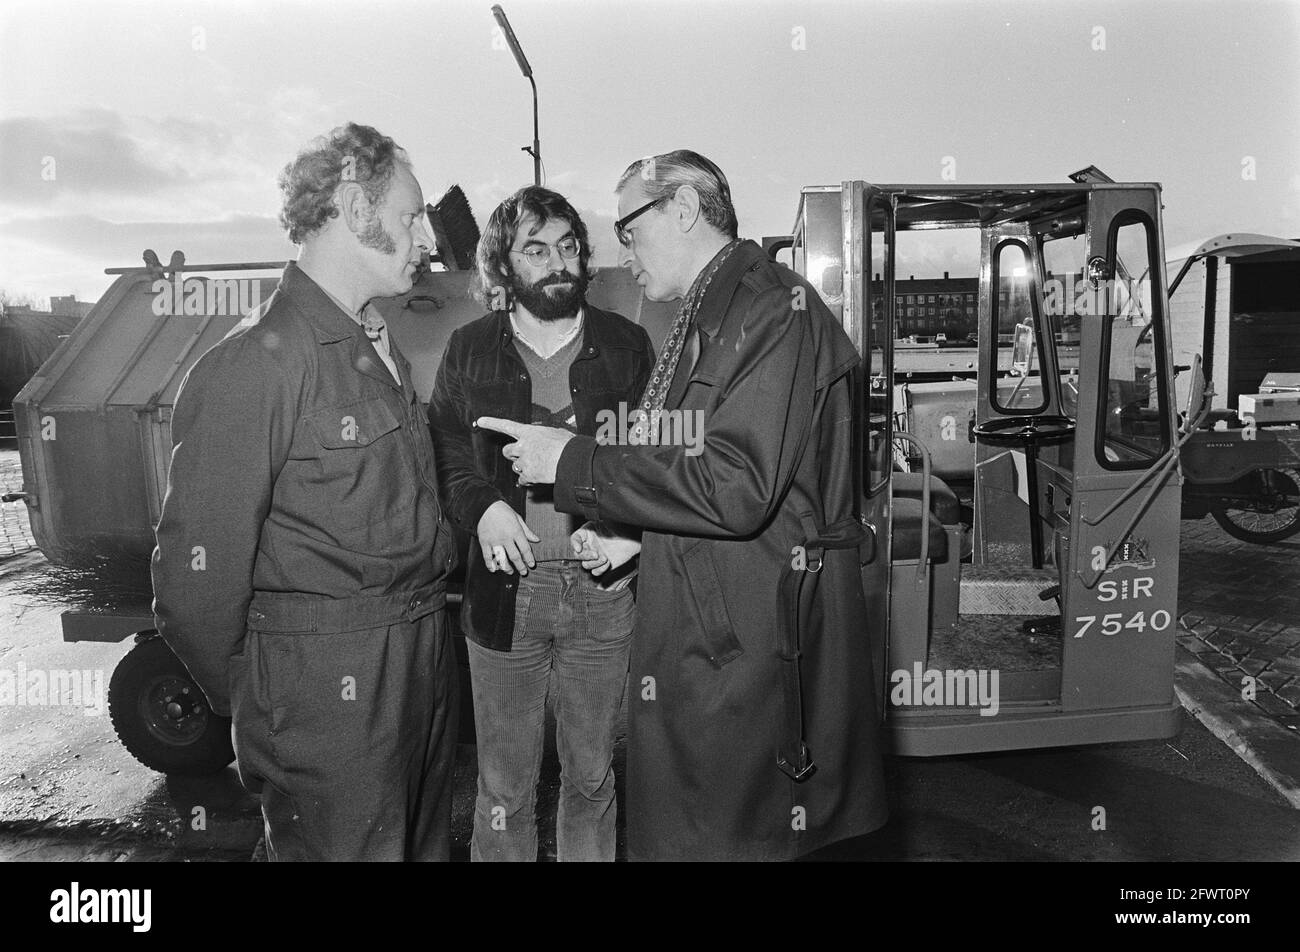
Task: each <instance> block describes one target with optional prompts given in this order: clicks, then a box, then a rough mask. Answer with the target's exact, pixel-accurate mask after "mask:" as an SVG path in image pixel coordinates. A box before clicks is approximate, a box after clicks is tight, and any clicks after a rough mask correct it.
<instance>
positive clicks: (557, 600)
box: [466, 562, 634, 862]
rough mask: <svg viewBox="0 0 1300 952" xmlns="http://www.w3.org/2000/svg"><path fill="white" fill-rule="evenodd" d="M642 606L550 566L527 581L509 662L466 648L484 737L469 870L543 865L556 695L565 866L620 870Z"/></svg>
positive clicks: (559, 828) (569, 568)
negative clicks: (622, 788) (540, 820)
mask: <svg viewBox="0 0 1300 952" xmlns="http://www.w3.org/2000/svg"><path fill="white" fill-rule="evenodd" d="M633 615H634V604H633V599H632V592H631V590H630V589H627V588H625V589H623V590H622V591H618V592H611V591H606V590H604V589H602V588H600V587H599V585H597V584H596V581H595V580H594V579H593V578H592V576H591V575H590V573H588V572H587V571H586V570H585V569H584V568H583V567H582V566H581V565H579V564H578V563H576V562H539V563H538V565H537V567H536V568H535V569H533V570H531V571H530V572H529V573H528V574H527V575H526V576H524V577H522V578H520V580H519V590H518V594H517V596H516V600H515V629H514V637H513V642H512V644H511V648H510V650H509V651H493V650H491V649H490V648H484V647H482V646H481V645H478V644H475V643H474V642H473V641H467V642H466V644H467V646H468V649H469V666H470V681H471V684H472V686H473V691H474V726H475V731H476V733H477V735H478V798H477V800H476V801H475V805H474V835H473V839H472V840H471V841H470V859H471V860H472V861H475V862H483V861H489V860H495V861H523V862H531V861H535V860H536V859H537V817H536V799H537V781H538V777H539V776H540V773H541V765H542V748H543V742H544V731H545V717H546V698H547V693H548V689H549V690H551V691H553V692H554V693H553V695H552V703H553V706H554V708H555V722H556V736H555V742H556V749H557V751H558V753H559V757H560V801H559V808H558V815H557V817H556V841H557V842H556V850H557V858H558V859H559V860H560V861H561V862H568V861H579V862H582V861H586V862H593V861H604V862H612V861H613V859H614V844H615V832H614V825H615V820H616V819H617V816H618V806H617V803H616V802H615V799H614V767H613V763H614V739H615V735H616V733H617V730H618V718H619V711H620V709H621V707H622V704H623V692H624V690H625V689H626V685H627V664H628V650H629V648H630V646H631V643H632V623H633Z"/></svg>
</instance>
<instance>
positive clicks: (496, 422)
mask: <svg viewBox="0 0 1300 952" xmlns="http://www.w3.org/2000/svg"><path fill="white" fill-rule="evenodd" d="M474 425H475V426H476V427H478V428H479V429H481V430H496V431H497V432H498V433H504V434H506V436H513V437H514V438H515V439H519V437H520V436H522V435H523V432H524V426H525V424H523V423H516V422H515V421H514V420H503V419H501V418H500V417H492V416H481V417H479V418H478V419H477V420H475V421H474Z"/></svg>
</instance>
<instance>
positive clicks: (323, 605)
mask: <svg viewBox="0 0 1300 952" xmlns="http://www.w3.org/2000/svg"><path fill="white" fill-rule="evenodd" d="M446 604H447V584H446V582H444V581H441V580H439V581H436V582H429V583H427V584H425V585H421V586H419V587H418V588H413V589H408V590H407V591H403V592H392V593H390V594H388V595H355V596H353V597H351V598H324V597H322V596H320V595H302V594H298V593H296V592H254V593H253V600H252V602H251V603H250V604H249V606H248V627H249V628H252V629H254V630H256V631H267V632H276V633H283V634H331V633H338V632H344V631H361V630H363V629H366V628H383V627H386V626H388V625H394V624H397V623H399V622H413V621H415V620H417V619H419V618H423V617H424V616H425V615H428V614H429V613H431V612H436V611H438V610H439V609H441V608H444V607H446Z"/></svg>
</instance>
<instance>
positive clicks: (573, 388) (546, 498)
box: [430, 186, 654, 861]
mask: <svg viewBox="0 0 1300 952" xmlns="http://www.w3.org/2000/svg"><path fill="white" fill-rule="evenodd" d="M590 249H591V246H590V244H589V243H588V240H587V229H586V226H585V225H583V222H582V219H581V218H580V217H579V215H578V213H577V211H575V210H574V208H573V206H572V205H570V204H569V202H568V201H567V200H566V199H565V198H564V197H563V196H562V195H559V194H558V193H556V192H553V191H550V190H549V189H545V188H541V187H537V186H530V187H528V188H524V189H521V190H520V191H518V192H516V193H515V194H514V195H512V196H511V197H510V198H508V199H506V200H505V201H504V202H502V203H501V204H500V206H498V207H497V209H496V210H495V211H493V213H492V215H491V217H490V218H489V220H488V223H487V227H486V229H485V230H484V233H483V237H482V239H481V240H480V241H479V245H478V253H477V265H478V273H477V275H476V287H475V291H476V294H477V295H478V297H479V299H480V300H481V301H482V302H483V303H484V304H485V305H487V306H488V307H489V308H490V312H489V313H488V314H487V315H486V316H484V317H482V318H480V319H479V320H477V321H475V322H474V323H472V324H468V325H466V326H465V327H462V328H460V329H458V330H457V331H456V332H455V333H453V334H452V336H451V339H450V340H449V341H448V343H447V349H446V352H445V353H444V355H443V360H442V366H441V367H440V368H439V370H438V376H437V380H436V382H435V384H434V392H433V398H432V400H431V403H430V411H431V417H432V425H433V438H434V443H435V446H436V449H437V461H438V478H439V481H440V483H439V485H440V488H441V490H442V493H443V499H444V504H445V507H446V509H447V512H448V513H449V515H450V516H451V518H452V520H453V521H455V522H457V523H459V524H460V526H461V527H462V528H464V529H465V530H466V531H467V532H469V533H471V544H470V556H469V563H468V571H467V574H466V580H465V598H464V602H463V603H462V606H461V615H460V623H461V627H462V628H463V629H464V631H465V634H466V638H467V644H468V650H469V658H470V679H471V683H472V685H473V691H474V717H475V728H476V731H477V735H478V764H479V773H478V797H477V800H476V802H475V809H474V833H473V839H472V840H471V844H470V857H471V859H473V860H476V861H483V860H522V861H530V860H535V859H536V858H537V824H536V816H535V797H536V790H537V780H538V774H539V771H540V768H541V761H542V746H543V740H544V728H545V721H544V716H545V710H546V700H547V694H548V687H549V686H550V685H552V684H553V686H554V694H553V696H552V702H553V704H554V709H555V720H556V747H557V749H558V751H559V755H560V765H561V772H560V799H559V804H558V817H557V824H556V839H557V853H558V856H557V858H558V859H560V860H561V861H565V860H603V861H612V860H613V859H614V846H615V818H616V816H617V807H616V803H615V799H614V771H613V758H614V738H615V734H616V729H617V726H618V718H619V711H620V708H621V706H622V702H623V692H624V689H625V686H626V680H627V663H628V648H629V645H630V643H631V634H632V623H633V602H632V591H631V589H630V588H629V587H628V583H629V582H630V581H631V570H632V565H631V563H628V564H626V565H624V566H623V567H622V568H621V570H620V571H618V572H608V573H606V570H607V569H608V568H609V564H608V561H607V560H603V559H602V557H601V556H599V555H598V554H596V553H595V551H594V549H592V548H589V547H588V545H587V544H586V542H585V540H586V539H587V538H589V537H590V534H591V533H592V532H594V531H596V530H595V527H592V526H586V527H583V526H581V525H580V523H581V520H580V519H577V518H575V517H573V516H569V515H566V514H564V513H562V512H559V511H557V510H556V508H555V504H554V501H553V498H552V492H551V487H549V486H532V487H527V488H524V487H521V486H520V485H519V484H518V482H517V478H516V474H515V472H514V471H513V470H512V469H511V467H510V464H509V462H508V461H506V460H505V459H503V458H502V456H501V448H502V446H503V445H504V444H505V442H507V441H506V440H505V439H504V438H502V437H501V436H500V434H497V433H493V432H491V431H486V430H475V429H473V427H472V424H473V421H474V420H475V418H477V417H479V416H484V415H490V416H495V417H502V418H506V419H509V420H515V421H518V422H520V423H539V424H544V425H546V426H549V427H558V428H560V429H563V430H566V431H568V432H570V433H575V434H583V435H586V436H593V435H594V434H595V433H596V432H597V429H598V421H599V420H600V419H604V418H606V416H607V415H608V414H614V415H615V417H616V418H618V417H617V415H618V414H619V410H620V407H619V404H620V403H622V404H624V407H623V408H622V409H623V413H624V415H625V414H626V412H627V408H628V407H635V406H636V405H637V403H638V401H639V400H640V399H641V391H642V390H643V389H644V387H645V384H646V380H647V379H648V378H649V376H650V370H651V368H652V367H653V365H654V351H653V348H652V347H651V344H650V338H649V335H647V334H646V332H645V330H644V329H642V328H641V327H639V326H638V325H636V324H634V323H632V322H631V321H629V320H627V319H626V318H624V317H620V316H619V315H617V314H612V313H609V312H607V311H603V310H601V309H599V308H597V307H593V306H592V305H591V304H589V303H587V302H586V292H587V285H588V281H589V278H590V274H589V270H588V268H589V264H590V259H591V250H590ZM575 540H576V541H575ZM601 575H604V576H605V577H604V578H603V579H602V578H600V576H601Z"/></svg>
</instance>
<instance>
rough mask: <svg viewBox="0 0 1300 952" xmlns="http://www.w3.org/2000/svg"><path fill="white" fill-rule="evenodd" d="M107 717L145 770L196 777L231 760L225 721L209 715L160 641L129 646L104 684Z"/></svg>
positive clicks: (204, 701) (198, 693)
mask: <svg viewBox="0 0 1300 952" xmlns="http://www.w3.org/2000/svg"><path fill="white" fill-rule="evenodd" d="M108 716H109V718H110V719H111V720H112V722H113V729H114V730H115V731H116V732H117V737H118V739H119V740H120V741H121V742H122V746H123V747H125V748H126V749H127V750H128V751H130V752H131V755H132V756H133V757H135V759H136V760H138V761H140V763H142V764H144V765H145V766H146V767H148V768H149V769H150V770H157V771H159V772H160V773H165V774H178V775H182V776H198V775H203V774H211V773H216V772H217V771H219V770H221V769H223V768H224V767H226V766H227V765H228V764H229V763H230V762H231V761H233V760H234V759H235V751H234V748H233V747H232V746H231V741H230V718H228V717H222V716H220V715H219V714H216V713H214V712H213V711H212V710H211V708H209V707H208V702H207V698H205V697H204V696H203V692H202V691H200V690H199V687H198V685H196V684H195V683H194V681H193V680H192V679H191V678H190V675H189V672H188V671H187V670H185V665H183V664H181V661H180V659H179V658H177V657H176V655H174V654H173V653H172V650H171V649H170V648H169V647H167V642H165V641H163V639H162V638H157V637H154V638H149V639H148V640H146V641H142V642H140V643H139V644H137V645H136V646H135V647H134V648H132V649H131V650H130V651H129V652H127V655H126V657H125V658H123V659H122V660H121V662H120V663H119V664H118V666H117V669H116V670H115V671H114V672H113V677H112V679H111V680H110V681H109V683H108Z"/></svg>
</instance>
